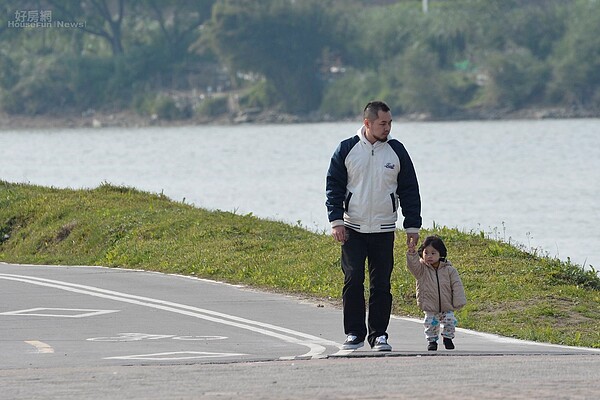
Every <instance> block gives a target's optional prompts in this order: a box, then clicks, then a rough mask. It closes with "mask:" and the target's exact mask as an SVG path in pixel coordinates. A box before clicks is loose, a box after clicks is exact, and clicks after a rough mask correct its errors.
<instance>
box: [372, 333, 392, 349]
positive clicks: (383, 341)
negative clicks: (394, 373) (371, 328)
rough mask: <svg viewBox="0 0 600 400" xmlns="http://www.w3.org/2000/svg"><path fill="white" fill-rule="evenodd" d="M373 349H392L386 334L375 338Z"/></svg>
mask: <svg viewBox="0 0 600 400" xmlns="http://www.w3.org/2000/svg"><path fill="white" fill-rule="evenodd" d="M373 351H392V346H390V345H389V344H388V342H387V338H386V337H385V335H382V336H379V337H378V338H377V339H375V346H373Z"/></svg>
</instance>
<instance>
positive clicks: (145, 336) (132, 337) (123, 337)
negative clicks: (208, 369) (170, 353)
mask: <svg viewBox="0 0 600 400" xmlns="http://www.w3.org/2000/svg"><path fill="white" fill-rule="evenodd" d="M159 339H173V340H197V341H209V340H224V339H228V338H227V336H176V335H156V334H152V333H119V336H108V337H95V338H88V339H86V340H89V341H90V342H136V341H139V340H159Z"/></svg>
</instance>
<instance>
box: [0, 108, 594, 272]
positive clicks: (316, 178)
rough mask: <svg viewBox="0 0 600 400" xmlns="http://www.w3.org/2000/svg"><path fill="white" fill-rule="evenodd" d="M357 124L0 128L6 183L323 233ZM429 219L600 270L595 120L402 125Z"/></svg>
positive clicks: (399, 134) (0, 171)
mask: <svg viewBox="0 0 600 400" xmlns="http://www.w3.org/2000/svg"><path fill="white" fill-rule="evenodd" d="M358 126H359V124H358V123H320V124H306V125H304V124H303V125H266V126H262V125H258V126H257V125H240V126H226V127H225V126H203V127H178V128H140V129H121V128H114V129H113V128H104V129H79V130H73V129H68V130H47V131H42V130H35V131H0V156H1V157H2V158H1V164H0V179H2V180H6V181H10V182H29V183H32V184H39V185H46V186H55V187H71V188H90V187H96V186H98V185H99V184H101V183H102V182H109V183H112V184H115V185H126V186H132V187H136V188H139V189H142V190H146V191H150V192H154V193H160V192H163V193H164V194H165V195H167V196H169V197H170V198H172V199H174V200H178V201H181V200H183V199H185V201H186V203H193V204H195V205H196V206H199V207H205V208H209V209H221V210H225V211H235V212H236V213H239V214H246V213H253V214H254V215H257V216H259V217H266V218H271V219H276V220H282V221H285V222H289V223H292V224H296V223H300V224H301V225H303V226H305V227H307V228H308V229H311V230H317V231H323V230H327V231H328V222H327V216H326V210H325V206H324V202H325V194H324V187H325V173H326V170H327V167H328V164H329V158H330V157H331V154H332V152H333V150H334V149H335V147H336V146H337V144H338V142H339V141H340V140H341V139H343V138H346V137H348V136H351V135H352V134H353V133H354V132H355V130H356V129H357V128H358ZM392 135H393V136H394V137H396V138H398V139H400V141H402V142H403V143H404V144H405V146H406V147H407V148H408V150H409V152H410V154H411V156H412V158H413V162H414V164H415V167H416V170H417V174H418V176H419V181H420V185H421V192H422V199H423V221H424V226H425V227H431V226H432V225H433V224H434V223H435V224H438V225H446V226H450V227H458V228H461V229H464V230H467V231H470V230H474V231H477V232H479V231H485V232H486V233H488V234H489V235H490V236H491V237H493V238H499V239H504V240H506V241H509V240H510V241H511V242H513V243H514V242H516V243H520V244H522V245H524V246H526V247H527V248H536V249H538V250H539V251H541V252H542V253H544V254H548V255H550V256H556V257H559V258H561V259H567V257H569V258H570V259H571V260H572V261H573V262H576V263H578V264H584V265H593V266H594V267H596V269H598V267H600V229H599V228H598V224H599V223H600V201H599V200H598V199H599V198H600V179H599V175H598V173H599V171H600V120H598V119H581V120H542V121H486V122H440V123H396V124H395V125H394V128H393V130H392Z"/></svg>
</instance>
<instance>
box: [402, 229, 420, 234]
mask: <svg viewBox="0 0 600 400" xmlns="http://www.w3.org/2000/svg"><path fill="white" fill-rule="evenodd" d="M420 230H421V228H406V229H404V231H405V232H406V233H419V232H420Z"/></svg>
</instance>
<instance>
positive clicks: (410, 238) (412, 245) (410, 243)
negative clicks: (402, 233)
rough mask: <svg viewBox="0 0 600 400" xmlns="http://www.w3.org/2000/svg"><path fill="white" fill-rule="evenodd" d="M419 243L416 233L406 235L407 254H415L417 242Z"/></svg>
mask: <svg viewBox="0 0 600 400" xmlns="http://www.w3.org/2000/svg"><path fill="white" fill-rule="evenodd" d="M418 241H419V234H418V233H407V234H406V246H407V247H408V254H415V253H416V252H417V242H418Z"/></svg>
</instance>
